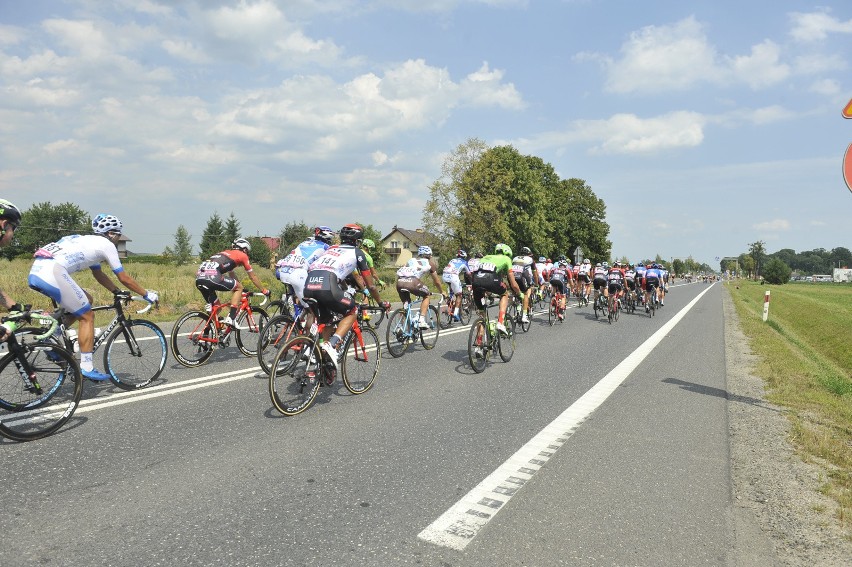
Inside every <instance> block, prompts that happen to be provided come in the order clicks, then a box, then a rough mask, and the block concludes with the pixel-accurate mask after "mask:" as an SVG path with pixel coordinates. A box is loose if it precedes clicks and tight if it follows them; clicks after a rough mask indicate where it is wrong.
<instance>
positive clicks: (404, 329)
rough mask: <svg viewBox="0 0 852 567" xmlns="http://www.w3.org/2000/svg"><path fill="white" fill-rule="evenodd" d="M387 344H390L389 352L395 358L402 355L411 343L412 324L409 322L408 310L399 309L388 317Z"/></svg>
mask: <svg viewBox="0 0 852 567" xmlns="http://www.w3.org/2000/svg"><path fill="white" fill-rule="evenodd" d="M385 344H386V345H388V352H389V353H391V356H393V357H394V358H399V357H400V356H402V354H403V353H404V352H405V349H407V348H408V345H410V344H411V324H410V323H409V322H408V312H407V311H406V310H405V309H397V310H396V311H394V312H393V313H392V314H391V316H390V319H388V328H387V330H386V331H385Z"/></svg>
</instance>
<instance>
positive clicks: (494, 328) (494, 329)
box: [488, 321, 497, 337]
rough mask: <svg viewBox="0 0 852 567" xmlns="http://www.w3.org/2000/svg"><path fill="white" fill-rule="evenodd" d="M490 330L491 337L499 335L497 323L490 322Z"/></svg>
mask: <svg viewBox="0 0 852 567" xmlns="http://www.w3.org/2000/svg"><path fill="white" fill-rule="evenodd" d="M488 330H489V331H490V332H491V336H492V337H493V336H494V335H495V334H496V333H497V322H496V321H488Z"/></svg>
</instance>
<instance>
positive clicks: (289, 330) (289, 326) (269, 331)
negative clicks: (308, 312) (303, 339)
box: [257, 315, 295, 374]
mask: <svg viewBox="0 0 852 567" xmlns="http://www.w3.org/2000/svg"><path fill="white" fill-rule="evenodd" d="M294 333H295V331H294V326H293V318H292V317H290V316H289V315H275V316H274V317H272V318H271V319H270V320H269V321H268V322H267V323H266V324H265V325H264V326H263V328H262V329H261V330H260V333H259V334H258V339H257V362H258V363H259V364H260V367H261V368H262V369H263V371H264V372H265V373H266V374H269V369H270V368H272V360H273V359H274V358H275V354H276V353H277V352H278V349H279V348H280V347H281V346H282V345H284V343H286V342H287V341H289V340H290V339H291V338H292V337H293V334H294Z"/></svg>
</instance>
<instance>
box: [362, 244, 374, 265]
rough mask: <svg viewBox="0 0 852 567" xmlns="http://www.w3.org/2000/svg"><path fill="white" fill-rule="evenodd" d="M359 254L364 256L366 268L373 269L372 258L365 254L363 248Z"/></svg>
mask: <svg viewBox="0 0 852 567" xmlns="http://www.w3.org/2000/svg"><path fill="white" fill-rule="evenodd" d="M361 252H362V253H363V254H364V257H365V258H366V259H367V265H368V266H370V267H371V268H372V267H373V257H372V256H370V255H369V254H368V253H367V251H366V250H364V249H363V248H362V249H361Z"/></svg>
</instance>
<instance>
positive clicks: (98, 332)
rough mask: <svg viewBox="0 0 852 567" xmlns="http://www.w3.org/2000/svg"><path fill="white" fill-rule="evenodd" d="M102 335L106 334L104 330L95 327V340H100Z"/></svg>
mask: <svg viewBox="0 0 852 567" xmlns="http://www.w3.org/2000/svg"><path fill="white" fill-rule="evenodd" d="M102 334H104V330H103V329H101V328H100V327H95V340H98V337H100V336H101V335H102Z"/></svg>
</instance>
